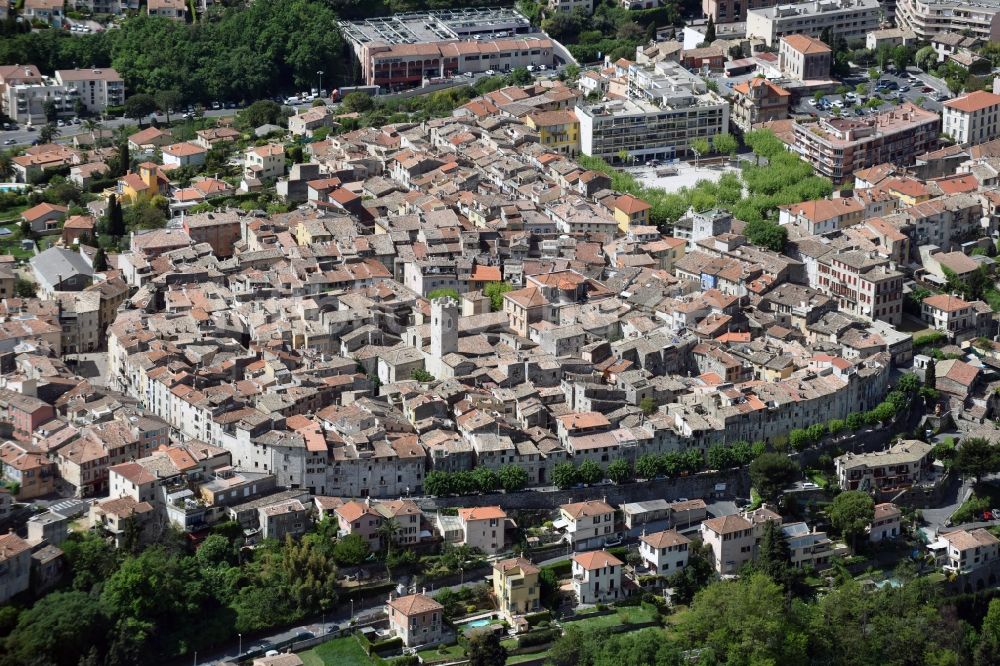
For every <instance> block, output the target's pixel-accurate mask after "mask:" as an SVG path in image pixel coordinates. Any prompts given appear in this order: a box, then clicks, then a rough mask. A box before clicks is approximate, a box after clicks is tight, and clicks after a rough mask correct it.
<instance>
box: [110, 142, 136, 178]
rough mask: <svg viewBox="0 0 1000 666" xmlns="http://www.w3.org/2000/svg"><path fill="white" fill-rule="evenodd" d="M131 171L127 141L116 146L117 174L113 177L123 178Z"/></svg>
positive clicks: (130, 158)
mask: <svg viewBox="0 0 1000 666" xmlns="http://www.w3.org/2000/svg"><path fill="white" fill-rule="evenodd" d="M131 169H132V156H131V155H129V148H128V141H122V142H121V143H119V144H118V170H117V171H118V173H115V174H112V175H115V176H124V175H125V174H127V173H128V172H129V171H130V170H131Z"/></svg>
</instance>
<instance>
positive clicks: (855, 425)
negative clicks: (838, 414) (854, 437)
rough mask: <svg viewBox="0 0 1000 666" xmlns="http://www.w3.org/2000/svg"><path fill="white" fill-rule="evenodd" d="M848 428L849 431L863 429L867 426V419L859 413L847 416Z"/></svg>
mask: <svg viewBox="0 0 1000 666" xmlns="http://www.w3.org/2000/svg"><path fill="white" fill-rule="evenodd" d="M846 422H847V427H848V429H849V430H852V431H857V430H860V429H861V428H862V426H864V424H865V417H864V416H862V415H861V414H859V413H857V412H852V413H850V414H848V415H847V421H846Z"/></svg>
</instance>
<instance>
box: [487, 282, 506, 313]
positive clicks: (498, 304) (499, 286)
mask: <svg viewBox="0 0 1000 666" xmlns="http://www.w3.org/2000/svg"><path fill="white" fill-rule="evenodd" d="M513 288H514V287H513V286H512V285H511V284H510V283H509V282H490V283H489V284H487V285H486V286H485V287H483V295H484V296H486V297H488V298H489V299H490V309H491V310H493V312H500V311H501V310H503V295H504V294H506V293H507V292H508V291H511V290H512V289H513Z"/></svg>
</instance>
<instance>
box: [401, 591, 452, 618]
mask: <svg viewBox="0 0 1000 666" xmlns="http://www.w3.org/2000/svg"><path fill="white" fill-rule="evenodd" d="M389 606H390V607H391V608H393V609H395V610H397V611H399V612H400V613H402V614H403V615H406V616H410V615H421V614H423V613H430V612H432V611H440V610H444V606H442V605H441V604H439V603H438V602H436V601H434V600H433V599H431V598H430V597H428V596H427V595H426V594H411V595H409V596H406V597H400V598H399V599H393V600H392V601H390V602H389Z"/></svg>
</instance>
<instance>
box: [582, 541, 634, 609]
mask: <svg viewBox="0 0 1000 666" xmlns="http://www.w3.org/2000/svg"><path fill="white" fill-rule="evenodd" d="M623 564H624V563H623V562H622V561H621V560H619V559H618V558H617V557H615V556H614V555H612V554H611V553H609V552H607V551H604V550H595V551H592V552H589V553H580V554H579V555H574V556H573V592H575V593H576V598H577V601H578V602H579V603H581V604H598V603H604V602H608V601H614V600H615V599H621V598H622V597H624V596H625V595H624V593H623V591H622V567H623Z"/></svg>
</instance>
